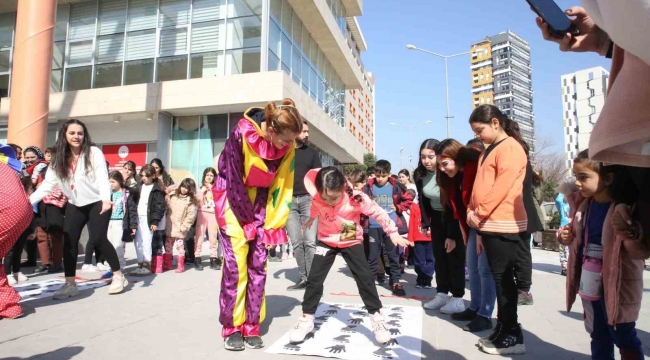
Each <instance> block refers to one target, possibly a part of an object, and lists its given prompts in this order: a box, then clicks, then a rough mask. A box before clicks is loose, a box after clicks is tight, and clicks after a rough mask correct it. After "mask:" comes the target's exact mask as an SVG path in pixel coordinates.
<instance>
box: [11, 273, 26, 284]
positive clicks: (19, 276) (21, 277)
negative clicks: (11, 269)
mask: <svg viewBox="0 0 650 360" xmlns="http://www.w3.org/2000/svg"><path fill="white" fill-rule="evenodd" d="M14 276H15V277H16V281H18V282H19V283H21V282H25V281H27V280H29V278H28V277H27V276H25V274H23V273H21V272H18V273H14Z"/></svg>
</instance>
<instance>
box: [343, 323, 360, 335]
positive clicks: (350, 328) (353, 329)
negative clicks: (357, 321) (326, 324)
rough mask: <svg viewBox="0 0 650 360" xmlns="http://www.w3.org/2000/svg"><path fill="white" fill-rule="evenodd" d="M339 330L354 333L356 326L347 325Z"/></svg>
mask: <svg viewBox="0 0 650 360" xmlns="http://www.w3.org/2000/svg"><path fill="white" fill-rule="evenodd" d="M341 331H343V332H346V333H356V332H357V330H356V326H355V325H348V326H346V327H344V328H343V329H341Z"/></svg>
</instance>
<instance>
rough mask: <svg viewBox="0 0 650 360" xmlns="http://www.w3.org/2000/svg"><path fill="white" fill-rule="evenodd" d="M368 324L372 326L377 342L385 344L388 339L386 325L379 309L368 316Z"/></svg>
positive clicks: (388, 334) (388, 333)
mask: <svg viewBox="0 0 650 360" xmlns="http://www.w3.org/2000/svg"><path fill="white" fill-rule="evenodd" d="M396 285H397V284H396ZM370 326H371V327H372V332H373V333H374V334H375V340H376V341H377V342H378V343H380V344H385V343H387V342H389V341H390V332H389V331H388V326H386V321H385V320H384V316H383V315H382V314H381V313H380V312H379V311H377V312H376V313H374V314H372V315H371V316H370Z"/></svg>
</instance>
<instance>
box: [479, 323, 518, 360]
mask: <svg viewBox="0 0 650 360" xmlns="http://www.w3.org/2000/svg"><path fill="white" fill-rule="evenodd" d="M481 350H483V352H485V353H488V354H492V355H523V354H525V353H526V345H524V333H523V332H522V331H521V326H520V325H516V326H514V327H512V328H509V329H508V328H506V327H505V326H503V325H501V331H500V332H499V336H497V337H496V339H494V340H493V341H490V342H487V343H484V344H483V346H482V347H481Z"/></svg>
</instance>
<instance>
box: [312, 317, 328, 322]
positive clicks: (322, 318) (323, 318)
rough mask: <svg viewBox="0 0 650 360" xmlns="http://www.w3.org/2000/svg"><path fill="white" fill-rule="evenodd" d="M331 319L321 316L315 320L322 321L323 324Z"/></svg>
mask: <svg viewBox="0 0 650 360" xmlns="http://www.w3.org/2000/svg"><path fill="white" fill-rule="evenodd" d="M329 318H330V317H329V316H319V317H315V318H314V320H317V321H321V322H327V320H328V319H329Z"/></svg>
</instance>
